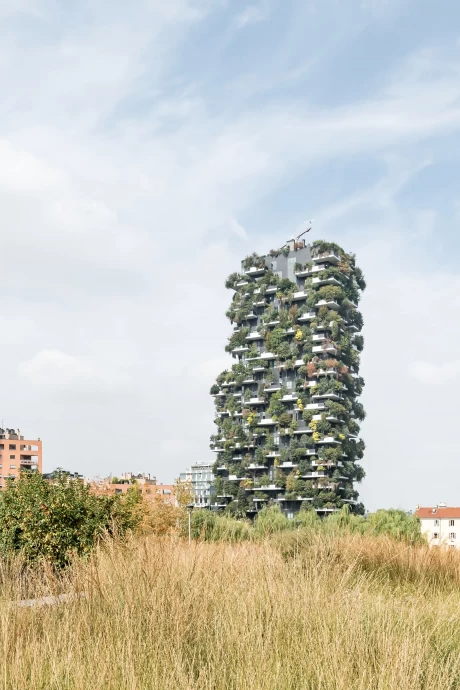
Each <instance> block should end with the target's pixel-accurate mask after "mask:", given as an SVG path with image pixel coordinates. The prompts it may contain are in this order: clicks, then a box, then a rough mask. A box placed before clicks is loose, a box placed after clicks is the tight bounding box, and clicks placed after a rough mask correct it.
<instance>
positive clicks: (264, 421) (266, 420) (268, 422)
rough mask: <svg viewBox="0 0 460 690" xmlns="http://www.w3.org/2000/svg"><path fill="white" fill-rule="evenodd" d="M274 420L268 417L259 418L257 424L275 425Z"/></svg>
mask: <svg viewBox="0 0 460 690" xmlns="http://www.w3.org/2000/svg"><path fill="white" fill-rule="evenodd" d="M275 424H276V422H274V421H273V419H271V418H270V417H265V418H264V419H260V420H259V423H258V426H275Z"/></svg>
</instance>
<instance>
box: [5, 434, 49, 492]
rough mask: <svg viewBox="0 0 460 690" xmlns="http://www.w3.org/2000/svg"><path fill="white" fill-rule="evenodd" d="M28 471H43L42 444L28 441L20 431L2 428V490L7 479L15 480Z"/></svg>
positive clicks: (34, 440) (37, 440)
mask: <svg viewBox="0 0 460 690" xmlns="http://www.w3.org/2000/svg"><path fill="white" fill-rule="evenodd" d="M26 469H27V470H38V471H39V472H41V471H42V442H41V441H40V439H39V438H38V439H33V440H32V439H26V438H25V437H24V436H22V435H21V433H20V431H19V429H2V428H0V490H1V489H4V488H5V479H7V478H9V477H11V478H12V479H15V478H16V477H18V476H19V473H20V471H21V470H26Z"/></svg>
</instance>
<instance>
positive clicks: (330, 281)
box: [311, 276, 343, 287]
mask: <svg viewBox="0 0 460 690" xmlns="http://www.w3.org/2000/svg"><path fill="white" fill-rule="evenodd" d="M311 282H312V285H316V286H318V285H337V286H339V287H343V285H342V283H341V282H340V280H337V278H334V277H333V276H330V277H329V278H313V280H312V281H311Z"/></svg>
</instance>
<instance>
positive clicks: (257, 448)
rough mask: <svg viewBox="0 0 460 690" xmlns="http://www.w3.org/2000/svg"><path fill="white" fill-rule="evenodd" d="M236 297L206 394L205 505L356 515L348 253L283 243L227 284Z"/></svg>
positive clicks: (358, 383)
mask: <svg viewBox="0 0 460 690" xmlns="http://www.w3.org/2000/svg"><path fill="white" fill-rule="evenodd" d="M226 287H227V288H229V289H231V290H232V291H233V292H234V295H233V299H232V303H231V305H230V308H229V310H228V311H227V316H228V318H229V319H230V322H231V324H232V327H233V332H232V334H231V336H230V338H229V342H228V344H227V346H226V348H225V349H226V351H227V352H230V353H231V354H232V355H233V357H234V358H235V360H237V361H235V364H233V366H232V367H231V368H229V369H228V370H226V371H224V372H222V373H221V374H219V376H218V377H217V380H216V383H215V384H214V385H213V386H212V388H211V395H213V396H214V400H215V406H216V418H215V424H216V427H217V429H216V433H215V434H214V435H213V436H212V437H211V449H212V450H213V451H214V452H215V453H216V455H217V460H216V462H215V465H214V474H215V477H216V478H215V496H216V498H215V499H214V501H215V506H216V507H218V508H220V509H222V510H225V511H227V512H231V513H233V514H236V515H241V516H246V515H247V516H249V517H250V516H253V515H254V514H255V513H257V511H258V510H260V509H261V507H263V506H264V505H267V504H268V505H269V504H278V505H279V506H280V508H281V510H282V511H283V513H285V514H286V515H287V516H288V517H293V516H294V514H295V513H296V512H297V511H298V510H300V509H301V508H306V507H309V508H310V509H314V510H316V511H317V512H318V513H319V514H320V515H325V514H328V513H331V512H334V511H336V510H340V509H341V508H342V506H344V505H347V504H348V505H349V507H350V510H351V511H352V512H357V513H363V512H364V507H363V505H362V504H361V503H359V501H358V492H357V490H356V488H355V483H356V482H359V481H361V479H362V478H363V476H364V472H363V469H362V467H361V466H360V465H359V464H358V461H359V460H361V459H362V457H363V453H364V442H363V441H362V440H361V439H360V438H359V436H358V435H359V430H360V427H359V422H360V421H362V420H363V419H364V409H363V406H362V404H361V403H360V402H358V400H357V399H358V397H359V395H360V394H361V392H362V389H363V386H364V381H363V379H362V377H361V376H360V375H359V364H360V352H361V351H362V348H363V337H362V335H361V330H362V325H363V319H362V315H361V313H360V312H359V310H358V304H359V300H360V296H361V293H362V291H363V290H364V288H365V281H364V278H363V274H362V272H361V270H360V269H359V268H358V267H357V266H356V263H355V257H354V255H353V254H348V253H346V252H345V251H344V250H343V249H342V248H341V247H339V246H338V245H336V244H335V243H331V242H323V241H319V240H318V241H315V242H313V243H312V244H311V245H306V244H305V242H304V241H295V240H290V241H289V242H288V243H287V244H286V245H285V247H283V248H282V249H281V250H279V251H271V252H270V253H269V254H268V255H266V256H258V255H257V254H252V255H251V256H248V257H246V258H245V259H244V260H243V261H242V264H241V272H240V273H234V274H232V275H231V276H229V277H228V279H227V282H226Z"/></svg>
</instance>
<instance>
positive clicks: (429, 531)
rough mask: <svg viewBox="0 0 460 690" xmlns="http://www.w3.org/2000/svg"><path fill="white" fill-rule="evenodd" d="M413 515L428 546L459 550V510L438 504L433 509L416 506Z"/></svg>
mask: <svg viewBox="0 0 460 690" xmlns="http://www.w3.org/2000/svg"><path fill="white" fill-rule="evenodd" d="M415 514H416V515H417V517H418V518H419V520H420V529H421V532H422V534H423V535H424V536H425V537H426V540H427V542H428V544H429V545H430V546H447V547H449V548H456V549H458V548H460V508H457V507H449V506H448V505H446V504H445V503H439V504H438V505H436V506H434V507H433V508H424V507H422V506H417V509H416V511H415Z"/></svg>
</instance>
